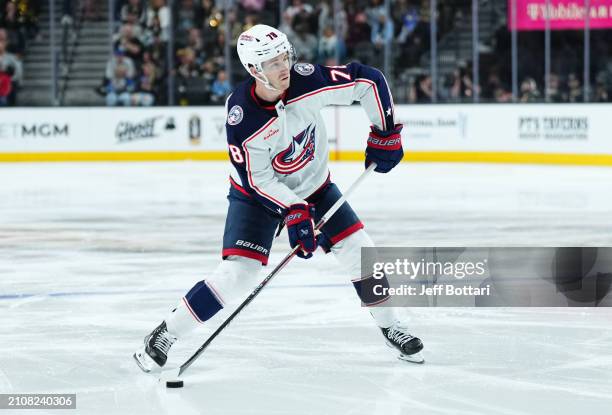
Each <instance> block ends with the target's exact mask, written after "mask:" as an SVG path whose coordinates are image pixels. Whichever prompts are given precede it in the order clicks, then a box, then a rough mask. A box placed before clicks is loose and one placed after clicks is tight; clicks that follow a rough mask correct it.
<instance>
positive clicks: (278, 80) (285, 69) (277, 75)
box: [261, 52, 291, 91]
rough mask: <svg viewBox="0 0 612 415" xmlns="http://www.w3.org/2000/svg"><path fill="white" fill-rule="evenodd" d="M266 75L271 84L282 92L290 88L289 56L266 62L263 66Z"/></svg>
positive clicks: (280, 56) (284, 55)
mask: <svg viewBox="0 0 612 415" xmlns="http://www.w3.org/2000/svg"><path fill="white" fill-rule="evenodd" d="M261 67H262V69H263V72H264V75H266V77H267V78H268V81H270V84H271V85H272V86H273V87H274V88H276V89H279V90H281V91H284V90H285V89H287V88H289V69H291V68H290V63H289V54H288V53H286V52H285V53H283V54H282V55H278V56H277V57H275V58H272V59H270V60H267V61H265V62H264V63H263V64H262V65H261Z"/></svg>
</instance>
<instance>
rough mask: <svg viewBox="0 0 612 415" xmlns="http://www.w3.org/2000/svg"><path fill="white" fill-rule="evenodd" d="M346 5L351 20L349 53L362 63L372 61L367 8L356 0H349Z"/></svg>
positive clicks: (347, 44)
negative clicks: (359, 4)
mask: <svg viewBox="0 0 612 415" xmlns="http://www.w3.org/2000/svg"><path fill="white" fill-rule="evenodd" d="M346 7H347V8H346V10H347V20H348V21H349V22H350V24H349V27H348V31H347V37H346V47H347V54H348V55H349V56H353V57H354V58H355V59H356V60H358V61H360V62H362V63H365V64H368V63H371V61H372V59H373V54H372V47H371V45H370V35H371V28H370V25H369V24H368V18H367V16H366V13H365V10H364V9H363V7H361V6H358V5H357V4H356V2H355V0H348V2H347V4H346Z"/></svg>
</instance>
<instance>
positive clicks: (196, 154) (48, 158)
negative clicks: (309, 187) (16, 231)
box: [0, 151, 228, 162]
mask: <svg viewBox="0 0 612 415" xmlns="http://www.w3.org/2000/svg"><path fill="white" fill-rule="evenodd" d="M227 159H228V156H227V152H226V151H144V152H143V151H139V152H118V151H117V152H114V151H101V152H49V153H0V162H79V161H175V160H177V161H179V160H227Z"/></svg>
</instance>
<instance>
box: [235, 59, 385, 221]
mask: <svg viewBox="0 0 612 415" xmlns="http://www.w3.org/2000/svg"><path fill="white" fill-rule="evenodd" d="M290 79H291V83H290V87H289V88H288V89H287V90H286V91H285V93H284V94H283V96H282V97H281V100H279V101H278V102H277V103H276V104H275V105H273V104H270V103H266V102H262V101H261V99H259V98H258V97H257V96H256V95H255V80H254V79H253V78H252V77H251V78H250V79H249V80H247V81H244V82H243V83H241V84H240V85H238V86H237V87H236V89H235V90H234V92H233V93H232V95H230V97H229V98H228V100H227V102H226V110H227V121H226V132H227V143H228V146H229V155H230V159H231V162H232V165H233V167H234V169H232V173H231V174H230V181H231V184H232V185H233V186H234V187H236V188H237V189H238V190H240V191H241V192H242V193H244V194H249V195H251V196H253V197H255V198H256V199H257V200H258V201H260V202H261V203H262V204H263V205H264V206H266V207H268V208H269V209H271V210H273V211H274V212H276V213H277V214H279V215H284V214H285V213H286V209H287V208H288V207H289V206H290V205H292V204H294V203H304V202H305V199H306V198H308V196H310V195H312V194H313V193H314V192H315V191H316V190H317V189H319V188H320V187H321V186H322V185H324V184H325V183H326V182H327V181H328V180H329V170H328V167H327V162H328V159H329V151H328V141H327V133H326V131H325V123H324V122H323V119H322V117H321V114H320V111H321V108H323V107H326V106H328V105H351V104H352V103H353V102H354V101H359V102H360V103H361V105H362V107H363V108H364V109H365V111H366V113H367V115H368V117H369V119H370V121H371V123H372V124H373V125H375V126H376V127H377V128H379V129H380V130H383V131H388V130H391V129H393V128H394V125H395V122H394V109H393V98H392V96H391V91H390V90H389V87H388V85H387V82H386V80H385V78H384V76H383V75H382V73H381V72H380V71H379V70H377V69H374V68H372V67H369V66H366V65H362V64H359V63H350V64H348V65H345V66H333V67H328V66H322V65H312V64H309V63H296V64H295V65H294V66H293V68H292V69H291V78H290ZM363 134H364V144H365V140H366V138H367V135H368V131H364V132H363Z"/></svg>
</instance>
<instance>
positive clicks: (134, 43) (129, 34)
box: [115, 23, 144, 64]
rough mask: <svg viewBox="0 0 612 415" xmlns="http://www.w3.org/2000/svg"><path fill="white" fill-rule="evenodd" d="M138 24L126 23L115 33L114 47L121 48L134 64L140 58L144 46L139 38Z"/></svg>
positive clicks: (138, 61)
mask: <svg viewBox="0 0 612 415" xmlns="http://www.w3.org/2000/svg"><path fill="white" fill-rule="evenodd" d="M139 32H140V26H134V25H132V24H130V23H126V24H124V25H123V26H121V29H120V31H119V33H118V34H117V35H116V40H115V49H116V50H121V51H122V52H123V53H124V54H125V55H126V56H128V57H129V58H130V59H132V61H133V62H134V63H136V64H138V63H140V61H141V60H142V54H143V51H144V47H143V45H142V42H141V41H140V39H139Z"/></svg>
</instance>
